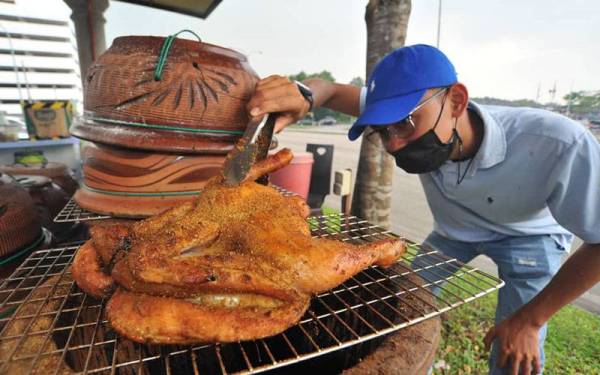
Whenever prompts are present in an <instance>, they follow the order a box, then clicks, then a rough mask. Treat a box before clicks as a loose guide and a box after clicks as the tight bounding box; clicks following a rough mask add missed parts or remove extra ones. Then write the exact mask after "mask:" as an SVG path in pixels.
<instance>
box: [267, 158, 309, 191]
mask: <svg viewBox="0 0 600 375" xmlns="http://www.w3.org/2000/svg"><path fill="white" fill-rule="evenodd" d="M313 162H314V159H313V154H312V153H310V152H295V153H294V158H293V159H292V162H291V163H290V164H289V165H287V166H285V167H283V168H281V169H280V170H278V171H276V172H274V173H271V177H270V181H271V183H272V184H274V185H278V186H280V187H282V188H284V189H286V190H289V191H291V192H294V193H296V194H298V195H300V196H301V197H302V198H304V200H306V198H307V197H308V189H309V187H310V175H311V172H312V165H313Z"/></svg>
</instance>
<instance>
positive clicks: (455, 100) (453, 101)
mask: <svg viewBox="0 0 600 375" xmlns="http://www.w3.org/2000/svg"><path fill="white" fill-rule="evenodd" d="M448 99H450V107H451V108H452V117H457V118H458V117H460V116H461V115H462V114H463V113H464V112H465V110H466V109H467V105H468V104H469V91H468V90H467V87H466V86H465V85H463V84H462V83H460V82H459V83H455V84H454V85H452V86H450V89H449V91H448Z"/></svg>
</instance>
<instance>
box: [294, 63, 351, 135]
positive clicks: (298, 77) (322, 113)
mask: <svg viewBox="0 0 600 375" xmlns="http://www.w3.org/2000/svg"><path fill="white" fill-rule="evenodd" d="M288 78H289V79H290V80H292V81H304V80H305V79H309V78H321V79H324V80H326V81H330V82H335V78H334V77H333V74H331V72H330V71H328V70H323V71H321V72H319V73H306V72H304V71H301V72H300V73H298V74H292V75H290V76H288ZM328 116H330V117H333V118H334V119H335V120H336V121H337V122H338V123H349V122H352V121H353V120H352V117H351V116H348V115H346V114H343V113H340V112H336V111H334V110H332V109H328V108H323V107H319V108H315V109H314V110H313V119H314V120H315V121H319V120H322V119H324V118H325V117H328Z"/></svg>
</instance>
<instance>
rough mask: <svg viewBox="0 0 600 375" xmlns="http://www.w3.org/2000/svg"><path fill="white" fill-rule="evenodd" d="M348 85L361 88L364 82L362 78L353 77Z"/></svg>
mask: <svg viewBox="0 0 600 375" xmlns="http://www.w3.org/2000/svg"><path fill="white" fill-rule="evenodd" d="M350 84H351V85H353V86H356V87H363V86H364V85H365V80H364V79H363V78H362V77H354V78H352V80H351V81H350Z"/></svg>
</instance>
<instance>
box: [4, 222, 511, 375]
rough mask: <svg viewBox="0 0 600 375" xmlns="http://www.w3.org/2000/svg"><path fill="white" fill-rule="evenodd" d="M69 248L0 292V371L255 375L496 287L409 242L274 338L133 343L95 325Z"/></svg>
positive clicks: (315, 227) (94, 311)
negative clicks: (399, 254)
mask: <svg viewBox="0 0 600 375" xmlns="http://www.w3.org/2000/svg"><path fill="white" fill-rule="evenodd" d="M309 224H310V226H311V230H312V233H313V235H314V236H316V237H321V238H333V239H337V240H341V241H348V242H351V243H355V244H362V243H367V242H371V241H375V240H378V239H384V238H388V237H397V236H396V235H395V234H393V233H391V232H389V231H386V230H384V229H382V228H380V227H377V226H375V225H372V224H370V223H369V222H367V221H364V220H360V219H358V218H356V217H351V216H343V215H341V214H333V215H326V216H320V217H312V218H309ZM78 246H79V245H78V244H73V246H67V247H62V248H57V249H50V250H41V251H37V252H35V253H34V254H32V256H30V258H28V259H27V261H25V262H24V263H23V264H22V265H21V266H20V267H19V268H18V269H17V271H16V272H15V273H14V274H13V275H12V276H11V277H9V278H8V279H7V280H5V281H4V283H3V284H2V286H1V287H0V311H4V312H5V314H4V316H1V315H0V316H1V317H0V373H28V372H30V371H32V369H38V370H39V369H43V371H42V372H43V373H47V374H63V373H72V372H70V371H71V369H72V370H73V371H74V372H76V373H90V374H109V373H110V374H114V373H119V374H145V373H152V374H185V373H190V374H213V373H216V374H231V373H258V372H262V371H265V370H271V369H275V368H280V367H283V366H286V365H289V364H292V363H296V362H300V361H304V360H307V359H310V358H315V357H319V356H322V355H323V354H326V353H332V352H335V351H338V350H340V349H344V348H350V347H351V346H353V345H355V344H359V343H364V342H366V341H367V340H370V339H373V338H376V337H379V336H381V335H384V334H386V333H390V332H393V331H396V330H398V329H401V328H403V327H406V326H409V325H412V324H415V323H418V322H420V321H423V320H425V319H428V318H431V317H434V316H436V315H439V314H441V313H443V312H444V311H448V310H450V309H453V308H455V307H457V306H460V305H462V304H464V303H467V302H469V301H471V300H474V299H475V298H478V297H481V296H483V295H485V294H488V293H490V292H492V291H494V290H496V289H498V288H500V287H501V286H502V285H503V282H502V281H501V280H499V279H497V278H495V277H493V276H490V275H488V274H486V273H484V272H481V271H479V270H477V269H474V268H472V267H469V266H466V265H464V264H461V263H460V262H458V261H457V260H455V259H450V258H447V257H445V256H443V255H442V254H439V253H437V252H435V251H432V250H427V249H423V248H421V247H420V246H418V245H416V244H412V245H411V246H409V250H408V252H407V254H405V256H404V257H403V259H401V260H400V261H399V262H397V263H396V264H395V265H394V266H392V267H390V268H387V269H383V268H380V267H370V268H368V269H366V270H364V271H363V272H361V273H359V274H357V275H356V276H354V277H352V278H350V279H349V280H348V281H346V282H344V283H343V284H342V285H340V286H338V287H336V288H335V289H332V290H330V291H328V292H325V293H321V294H319V295H318V296H316V297H314V298H313V299H312V302H311V306H310V308H309V310H308V311H307V313H306V314H305V316H304V317H303V318H302V320H301V321H300V322H299V323H298V324H297V325H295V326H293V327H291V328H289V329H288V330H286V331H285V332H283V333H281V334H279V335H276V336H273V337H269V338H266V339H261V340H256V341H248V342H241V343H234V344H207V345H198V346H174V345H140V344H137V343H134V342H131V341H129V340H126V339H124V338H121V337H118V336H117V335H116V333H115V332H114V331H112V330H111V329H110V328H109V326H108V322H107V321H106V320H105V319H104V314H103V313H102V312H103V309H104V306H105V302H106V301H105V300H96V299H93V298H91V297H89V296H87V295H86V294H84V293H83V292H81V291H80V290H79V289H78V287H77V286H76V285H75V283H74V282H73V279H72V277H71V274H70V271H69V268H68V267H67V266H68V265H69V264H70V262H71V259H72V257H73V254H74V253H75V251H76V250H77V248H78ZM412 262H415V263H414V264H417V263H418V266H417V267H415V268H414V269H413V268H411V266H410V264H411V263H412ZM432 286H437V287H438V288H439V289H440V290H441V294H440V295H436V294H434V293H432V291H431V290H430V288H431V287H432ZM317 360H318V358H317ZM69 367H70V368H69Z"/></svg>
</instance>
